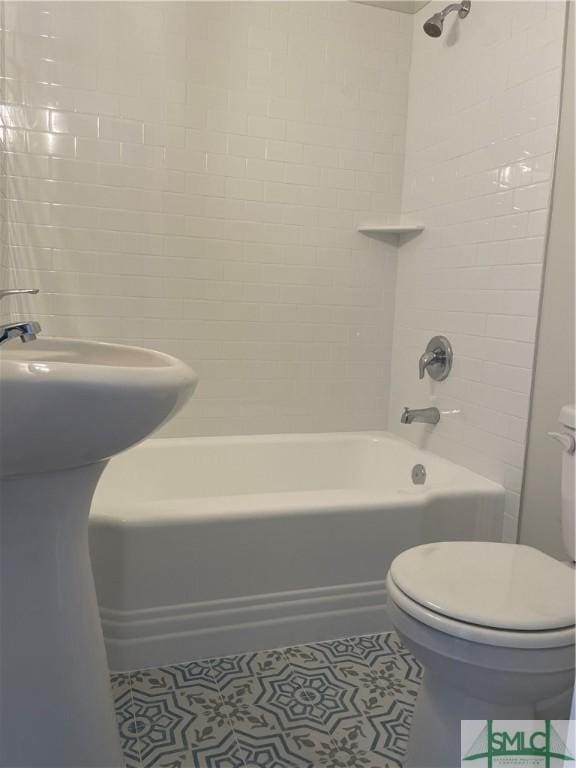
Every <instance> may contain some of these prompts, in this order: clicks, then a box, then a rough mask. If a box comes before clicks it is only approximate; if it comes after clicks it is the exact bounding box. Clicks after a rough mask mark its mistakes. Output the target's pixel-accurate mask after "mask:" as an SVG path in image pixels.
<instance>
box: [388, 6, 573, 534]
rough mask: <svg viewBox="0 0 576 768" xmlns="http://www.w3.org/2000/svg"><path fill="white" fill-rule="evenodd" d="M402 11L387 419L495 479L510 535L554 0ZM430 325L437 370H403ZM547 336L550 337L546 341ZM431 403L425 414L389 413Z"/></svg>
mask: <svg viewBox="0 0 576 768" xmlns="http://www.w3.org/2000/svg"><path fill="white" fill-rule="evenodd" d="M441 6H442V3H436V2H435V3H431V4H430V5H427V6H426V7H425V8H424V9H422V10H421V11H420V12H419V13H418V14H416V16H415V17H414V32H413V37H412V52H411V70H410V87H409V103H408V122H407V136H406V165H405V175H404V188H403V208H402V209H403V213H404V214H405V215H406V216H409V217H413V218H414V219H417V220H418V221H422V222H423V223H424V224H425V225H426V229H425V231H424V232H423V233H422V235H420V236H419V237H418V238H415V239H413V240H411V241H410V242H407V243H406V244H405V245H403V247H402V249H401V251H400V252H399V255H398V270H397V285H396V311H395V321H394V341H393V350H392V365H391V396H390V412H389V425H390V428H391V429H392V430H393V431H394V432H397V433H398V434H399V435H402V436H403V437H406V438H407V439H409V440H413V441H414V442H417V443H419V445H420V446H422V447H426V448H429V449H430V450H432V451H434V452H435V453H439V454H441V455H443V456H445V457H447V458H450V459H453V460H454V461H456V462H458V463H460V464H464V465H465V466H467V467H470V468H471V469H473V470H475V471H477V472H479V473H480V474H483V475H485V476H487V477H489V478H491V479H493V480H496V481H498V482H500V483H503V484H504V486H505V487H506V490H507V503H506V519H505V530H504V533H505V537H506V538H507V540H515V537H516V527H517V520H518V510H519V493H520V489H521V482H522V467H523V463H524V449H525V437H526V426H527V418H528V408H529V398H530V386H531V378H532V358H533V353H534V343H535V334H536V326H537V313H538V302H539V294H540V283H541V276H542V265H543V258H544V250H545V233H546V226H547V214H548V205H549V198H550V190H551V181H552V172H553V160H554V151H555V146H556V130H557V116H558V109H559V92H560V84H561V66H562V42H563V32H564V14H565V4H564V3H563V2H474V3H473V4H472V10H471V12H470V15H469V16H468V18H467V19H466V20H465V21H461V22H460V21H459V20H457V19H456V18H453V19H452V18H451V19H450V21H447V23H446V24H445V29H444V34H443V36H442V37H441V38H440V39H438V40H433V39H431V38H429V37H427V36H426V35H425V34H423V33H422V32H421V26H422V23H423V22H424V20H425V19H426V18H427V17H428V16H429V15H430V14H432V13H433V12H434V11H435V10H438V8H440V7H441ZM437 333H441V334H445V335H446V336H448V337H449V338H450V340H451V341H452V344H453V347H454V352H455V362H454V368H453V373H452V375H451V376H450V378H449V379H448V380H447V381H444V382H441V383H436V382H433V381H432V379H430V378H429V377H428V376H426V377H425V379H424V380H423V381H419V380H418V377H417V361H418V357H419V355H420V354H421V353H422V351H423V350H424V348H425V346H426V343H427V342H428V339H429V338H430V337H431V336H432V335H434V334H437ZM560 343H561V342H560ZM430 404H434V405H436V406H437V407H438V408H439V409H440V410H441V411H442V419H441V421H440V423H439V425H438V426H437V427H435V428H434V429H431V428H430V427H427V426H423V425H419V426H415V425H412V426H410V427H405V426H403V425H401V424H400V423H399V417H400V413H401V411H402V407H403V406H404V405H410V406H412V407H422V406H426V405H430Z"/></svg>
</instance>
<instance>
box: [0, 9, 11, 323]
mask: <svg viewBox="0 0 576 768" xmlns="http://www.w3.org/2000/svg"><path fill="white" fill-rule="evenodd" d="M4 14H5V7H4V4H3V3H2V2H0V72H3V71H4V69H5V60H6V46H5V32H4V27H5V23H4ZM4 96H5V80H4V79H3V78H0V105H1V104H3V103H4ZM5 128H6V126H5V123H4V113H3V111H2V109H1V108H0V287H2V286H5V285H7V284H8V282H9V266H8V219H7V205H8V204H7V198H6V191H7V190H6V152H5V150H6V145H5V133H4V131H5ZM8 319H9V315H8V312H7V306H6V303H5V302H0V323H4V322H6V321H7V320H8Z"/></svg>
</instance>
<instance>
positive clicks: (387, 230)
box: [358, 224, 424, 238]
mask: <svg viewBox="0 0 576 768" xmlns="http://www.w3.org/2000/svg"><path fill="white" fill-rule="evenodd" d="M423 229H424V224H361V225H360V226H359V227H358V232H360V233H361V234H362V235H366V236H367V237H376V238H379V237H383V236H384V235H408V234H415V233H417V232H422V230H423Z"/></svg>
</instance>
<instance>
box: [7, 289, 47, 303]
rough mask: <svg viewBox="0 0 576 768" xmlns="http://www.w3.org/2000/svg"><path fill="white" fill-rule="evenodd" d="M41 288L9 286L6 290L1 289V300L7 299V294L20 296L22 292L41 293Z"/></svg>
mask: <svg viewBox="0 0 576 768" xmlns="http://www.w3.org/2000/svg"><path fill="white" fill-rule="evenodd" d="M39 292H40V288H7V289H6V290H3V291H0V300H1V299H5V298H6V296H19V295H20V294H22V293H33V294H36V293H39Z"/></svg>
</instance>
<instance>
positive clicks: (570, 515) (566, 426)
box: [558, 405, 576, 562]
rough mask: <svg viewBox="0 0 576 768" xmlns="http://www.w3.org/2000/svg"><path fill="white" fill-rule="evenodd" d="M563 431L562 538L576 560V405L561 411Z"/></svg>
mask: <svg viewBox="0 0 576 768" xmlns="http://www.w3.org/2000/svg"><path fill="white" fill-rule="evenodd" d="M559 421H560V424H561V425H562V432H561V434H560V435H559V436H558V437H559V439H560V442H561V443H562V447H563V451H562V538H563V539H564V548H565V549H566V552H567V553H568V556H569V558H570V560H571V561H572V562H574V561H575V560H576V554H575V550H576V542H575V540H574V536H575V531H574V523H575V518H576V500H575V490H574V482H575V477H574V463H575V457H574V447H575V438H576V406H574V405H565V406H564V408H562V410H561V411H560V418H559Z"/></svg>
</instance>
